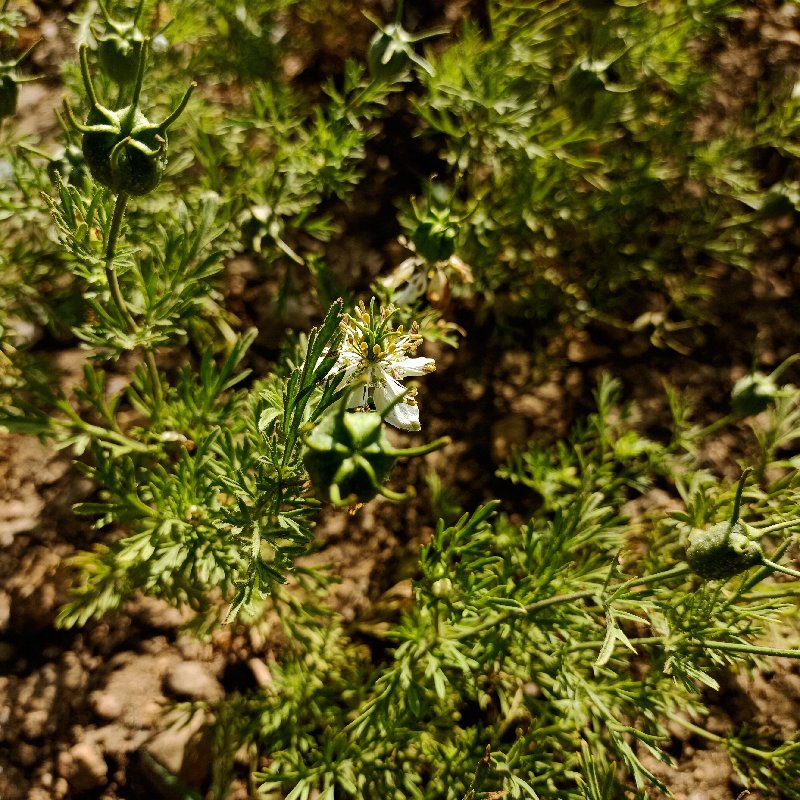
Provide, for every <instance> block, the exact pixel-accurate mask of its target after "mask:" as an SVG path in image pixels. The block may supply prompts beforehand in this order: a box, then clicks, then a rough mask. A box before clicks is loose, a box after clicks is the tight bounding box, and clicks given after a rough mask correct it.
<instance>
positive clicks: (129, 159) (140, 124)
mask: <svg viewBox="0 0 800 800" xmlns="http://www.w3.org/2000/svg"><path fill="white" fill-rule="evenodd" d="M80 56H81V74H82V76H83V83H84V86H85V88H86V93H87V95H88V97H89V101H90V103H91V107H90V110H89V115H88V117H87V119H86V123H85V124H81V123H80V122H78V121H77V119H76V118H75V115H74V114H73V112H72V109H71V107H70V106H69V103H67V101H66V100H65V101H64V105H65V109H66V112H67V118H68V119H69V120H70V122H71V123H72V125H73V126H74V127H75V128H77V129H78V130H79V131H80V132H81V133H83V141H82V150H83V154H84V156H85V158H86V163H87V164H88V166H89V171H90V172H91V173H92V177H93V178H94V179H95V180H96V181H97V182H98V183H101V184H102V185H103V186H106V187H107V188H109V189H111V191H112V192H114V193H116V194H122V193H125V194H130V195H137V196H138V195H144V194H147V193H148V192H151V191H152V190H153V189H155V188H156V186H158V184H159V182H160V181H161V176H162V175H163V174H164V169H165V167H166V164H167V144H168V140H167V129H168V128H169V127H170V125H172V123H173V122H175V120H176V119H177V118H178V117H179V116H180V114H181V113H182V112H183V109H184V108H185V107H186V104H187V103H188V102H189V97H190V96H191V93H192V90H193V89H194V87H195V84H194V83H192V84H191V85H190V87H189V89H188V90H187V91H186V93H185V94H184V96H183V99H182V100H181V102H180V103H179V104H178V106H177V108H176V109H175V110H174V111H173V112H172V113H171V114H170V115H169V116H168V117H167V119H165V120H164V121H163V122H160V123H154V122H150V120H148V119H147V117H145V116H144V114H143V113H142V112H141V111H140V110H139V94H140V92H141V88H142V79H143V77H144V66H145V61H146V58H147V40H145V43H144V46H143V47H142V51H141V53H140V57H139V65H138V71H137V76H136V83H135V86H134V89H133V99H132V101H131V103H130V105H127V106H125V107H124V108H120V109H118V110H116V111H113V110H111V109H110V108H106V107H105V106H103V105H101V104H100V103H99V102H98V100H97V95H96V94H95V90H94V85H93V84H92V79H91V77H90V75H89V63H88V56H87V48H86V46H85V45H83V46H81V51H80Z"/></svg>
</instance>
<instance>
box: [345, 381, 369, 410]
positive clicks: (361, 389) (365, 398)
mask: <svg viewBox="0 0 800 800" xmlns="http://www.w3.org/2000/svg"><path fill="white" fill-rule="evenodd" d="M367 403H369V386H356V387H355V389H353V390H352V391H351V392H350V394H349V395H348V397H347V407H348V408H357V407H358V406H365V405H367Z"/></svg>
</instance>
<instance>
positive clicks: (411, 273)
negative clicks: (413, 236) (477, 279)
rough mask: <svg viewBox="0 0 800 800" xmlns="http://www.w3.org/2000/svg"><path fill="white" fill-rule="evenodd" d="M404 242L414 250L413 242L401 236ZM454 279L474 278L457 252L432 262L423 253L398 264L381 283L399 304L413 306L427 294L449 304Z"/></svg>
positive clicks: (431, 298)
mask: <svg viewBox="0 0 800 800" xmlns="http://www.w3.org/2000/svg"><path fill="white" fill-rule="evenodd" d="M401 244H403V245H404V246H405V247H407V248H408V249H410V250H412V251H413V250H414V245H413V243H412V242H409V241H407V240H405V239H401ZM454 281H456V282H461V283H472V281H473V277H472V270H471V269H470V267H469V265H468V264H465V263H464V262H463V261H462V260H461V259H460V258H459V257H458V256H457V255H452V256H450V257H449V258H446V259H444V260H443V261H435V262H428V261H426V260H425V259H424V258H422V257H421V256H419V255H414V256H411V257H410V258H407V259H406V260H405V261H403V262H401V263H400V264H398V265H397V266H396V267H395V268H394V270H392V272H391V273H390V274H389V275H387V276H386V277H384V278H381V279H380V281H379V282H380V284H381V285H382V286H384V287H385V288H386V289H389V291H390V292H391V295H390V297H391V300H392V302H393V303H395V304H396V305H398V306H405V305H410V304H411V303H413V302H414V301H415V300H418V299H419V298H420V297H423V296H427V298H428V300H429V301H430V302H431V303H432V304H433V305H439V306H446V305H447V303H448V300H449V297H450V286H451V284H452V283H453V282H454Z"/></svg>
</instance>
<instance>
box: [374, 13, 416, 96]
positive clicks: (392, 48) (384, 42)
mask: <svg viewBox="0 0 800 800" xmlns="http://www.w3.org/2000/svg"><path fill="white" fill-rule="evenodd" d="M398 32H401V33H400V35H399V36H398ZM404 33H405V31H403V29H402V28H398V26H396V25H388V26H387V27H386V29H385V30H383V31H376V33H375V35H374V36H373V37H372V39H371V40H370V43H369V49H368V50H367V67H368V69H369V74H370V75H371V76H372V78H373V79H374V80H376V81H381V82H383V83H394V81H396V80H397V79H398V78H399V77H400V76H401V75H402V74H403V73H404V72H405V71H406V70H407V69H408V67H409V64H410V63H411V59H410V58H409V55H408V48H407V45H406V44H405V41H404V39H403V36H402V34H404Z"/></svg>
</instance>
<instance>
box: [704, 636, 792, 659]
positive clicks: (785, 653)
mask: <svg viewBox="0 0 800 800" xmlns="http://www.w3.org/2000/svg"><path fill="white" fill-rule="evenodd" d="M697 644H699V645H701V646H704V647H714V648H716V649H717V650H723V651H726V650H727V651H730V652H731V653H751V654H752V655H754V656H781V657H783V658H800V650H792V649H791V648H781V647H761V646H760V645H757V644H739V643H738V642H715V641H713V640H709V641H706V642H698V643H697Z"/></svg>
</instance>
